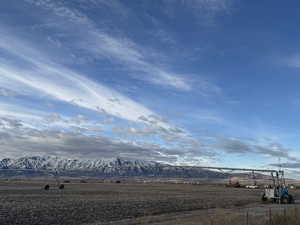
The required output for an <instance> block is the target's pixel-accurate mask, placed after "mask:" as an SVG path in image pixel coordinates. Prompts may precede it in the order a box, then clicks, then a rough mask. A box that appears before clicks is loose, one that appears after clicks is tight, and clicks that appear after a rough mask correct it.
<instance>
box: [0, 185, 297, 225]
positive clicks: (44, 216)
mask: <svg viewBox="0 0 300 225" xmlns="http://www.w3.org/2000/svg"><path fill="white" fill-rule="evenodd" d="M44 184H45V181H28V180H27V181H24V180H23V181H21V180H20V181H1V182H0V224H43V225H48V224H49V225H50V224H51V225H55V224H67V225H72V224H74V225H77V224H86V225H96V224H159V225H164V224H201V223H199V222H201V220H203V221H204V220H207V219H209V218H211V217H214V215H217V214H223V213H230V214H232V212H240V213H244V211H245V209H251V208H253V210H250V211H251V213H253V212H255V210H257V208H258V207H263V208H264V209H265V210H266V209H267V208H268V207H271V204H270V205H269V204H267V205H262V204H260V203H259V196H260V192H261V190H255V189H254V190H247V189H243V188H225V187H224V185H221V184H203V185H192V184H169V183H129V182H128V183H125V182H124V183H123V182H122V183H98V182H92V183H90V182H88V183H80V182H71V183H68V184H66V188H65V189H64V190H58V189H56V188H53V187H54V182H53V183H51V185H52V187H51V188H50V190H49V191H45V190H43V188H42V187H43V185H44ZM295 192H296V191H295ZM272 207H276V206H274V205H272ZM292 207H297V205H296V206H292ZM208 215H210V216H208ZM174 221H176V223H175V222H174ZM192 221H194V222H195V221H197V223H193V222H192Z"/></svg>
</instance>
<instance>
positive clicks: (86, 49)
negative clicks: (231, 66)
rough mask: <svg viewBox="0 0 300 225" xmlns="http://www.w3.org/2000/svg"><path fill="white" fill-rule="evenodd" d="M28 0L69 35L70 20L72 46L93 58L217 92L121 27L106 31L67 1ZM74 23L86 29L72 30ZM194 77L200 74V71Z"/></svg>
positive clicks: (185, 87) (179, 86)
mask: <svg viewBox="0 0 300 225" xmlns="http://www.w3.org/2000/svg"><path fill="white" fill-rule="evenodd" d="M27 1H28V2H30V3H31V4H34V5H35V6H38V7H41V8H43V9H46V10H48V11H50V12H52V13H53V16H54V17H53V19H54V20H55V21H57V23H56V25H55V26H56V27H59V26H60V24H61V25H62V27H63V30H64V32H65V35H68V33H66V29H68V28H66V27H68V26H66V24H65V23H66V21H68V22H69V23H71V27H72V28H71V30H70V32H71V33H70V35H71V36H72V38H73V40H72V48H73V49H77V51H79V52H83V53H84V54H81V55H88V56H87V57H92V58H94V59H95V60H99V59H106V60H109V61H111V62H112V63H114V64H117V65H121V66H123V67H124V68H126V69H128V70H130V71H132V72H131V73H129V75H131V77H132V78H134V79H138V80H142V81H145V82H147V83H149V84H152V85H158V86H160V87H165V88H173V89H175V90H180V91H192V90H195V89H196V90H200V91H201V93H204V94H203V95H204V96H205V95H212V94H214V95H215V94H219V93H220V89H221V88H220V87H218V86H217V85H216V84H214V83H212V82H210V81H208V80H205V79H198V82H197V85H194V81H193V80H192V79H191V77H192V76H193V75H191V74H186V73H184V72H178V71H175V70H173V69H172V66H171V65H169V64H168V63H161V62H160V60H159V59H157V57H160V56H161V57H162V58H165V57H167V56H165V55H164V53H163V52H161V51H159V50H154V49H151V48H148V47H146V46H141V45H140V44H138V43H136V42H135V41H133V40H132V39H130V38H128V37H127V36H126V35H124V34H122V32H121V31H120V30H118V32H115V33H113V34H112V33H111V32H110V33H109V32H107V30H106V29H105V26H104V28H100V29H99V28H98V26H97V25H96V24H95V22H94V21H93V20H92V19H90V18H89V17H87V16H86V15H85V14H84V13H83V12H81V11H79V10H77V9H73V8H70V7H68V6H67V5H66V4H63V3H62V2H57V1H46V0H39V1H31V0H27ZM86 5H87V4H86ZM99 5H102V6H103V2H102V1H100V2H97V6H98V7H99ZM104 5H105V4H104ZM109 5H110V4H109ZM120 7H121V8H122V7H123V8H124V7H125V6H124V5H122V6H118V7H117V8H120ZM113 8H115V7H113ZM74 27H77V28H76V29H77V30H81V31H85V32H78V33H74ZM56 42H57V41H56ZM152 55H153V56H154V57H152ZM76 57H78V60H80V57H81V56H79V55H77V56H76ZM156 61H157V62H156ZM197 77H200V78H201V76H200V75H198V76H197Z"/></svg>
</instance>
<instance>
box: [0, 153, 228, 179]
mask: <svg viewBox="0 0 300 225" xmlns="http://www.w3.org/2000/svg"><path fill="white" fill-rule="evenodd" d="M0 169H1V171H0V174H2V177H3V176H5V177H7V176H16V175H18V176H19V175H22V174H25V175H26V176H34V175H39V176H41V175H43V174H45V173H47V172H48V173H49V172H50V173H53V172H55V171H57V172H58V173H59V174H60V175H62V176H75V177H76V176H93V177H114V176H115V177H119V176H125V177H134V176H145V177H149V176H150V177H195V178H225V177H226V175H225V174H222V173H218V172H213V171H210V170H203V169H195V168H179V167H172V166H167V165H165V164H160V163H157V162H153V161H143V160H127V159H122V158H116V159H110V160H107V159H105V160H101V159H99V160H78V159H64V158H58V157H49V156H45V157H41V156H34V157H22V158H16V159H9V158H6V159H2V160H1V161H0Z"/></svg>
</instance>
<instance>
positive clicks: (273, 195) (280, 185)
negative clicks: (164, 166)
mask: <svg viewBox="0 0 300 225" xmlns="http://www.w3.org/2000/svg"><path fill="white" fill-rule="evenodd" d="M168 166H170V165H168ZM173 167H181V168H195V169H197V168H199V169H212V170H220V171H245V172H252V178H253V179H254V185H255V186H257V185H256V178H255V172H258V173H270V174H271V180H272V184H271V185H270V184H269V185H266V186H265V187H264V190H263V193H262V196H261V200H262V201H263V202H266V201H271V202H274V203H279V204H292V203H294V197H293V196H292V195H291V194H290V193H289V191H288V188H287V185H286V183H285V178H284V171H283V170H281V169H279V170H268V169H249V168H227V167H211V166H173Z"/></svg>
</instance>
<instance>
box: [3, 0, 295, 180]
mask: <svg viewBox="0 0 300 225" xmlns="http://www.w3.org/2000/svg"><path fill="white" fill-rule="evenodd" d="M299 7H300V3H299V1H289V2H282V1H272V2H271V1H266V0H259V1H258V0H253V1H244V0H155V1H148V0H131V1H126V0H123V1H122V0H110V1H107V0H10V1H3V2H2V3H1V7H0V143H1V145H0V146H1V147H0V158H5V157H20V156H34V155H55V156H60V157H69V158H85V159H96V158H99V159H100V158H101V159H103V158H115V157H124V158H130V159H140V160H154V161H158V162H167V163H172V164H181V165H199V166H206V165H210V166H230V167H255V168H274V167H278V164H281V165H282V166H284V167H287V168H289V169H290V170H289V171H290V173H291V174H292V173H294V174H296V173H297V169H298V168H300V151H299V144H300V133H299V132H298V131H299V124H298V123H299V113H300V92H299V83H300V76H299V72H300V42H299V36H300V32H299V29H298V21H299V20H300V15H299V13H298V10H297V9H298V8H299Z"/></svg>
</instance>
